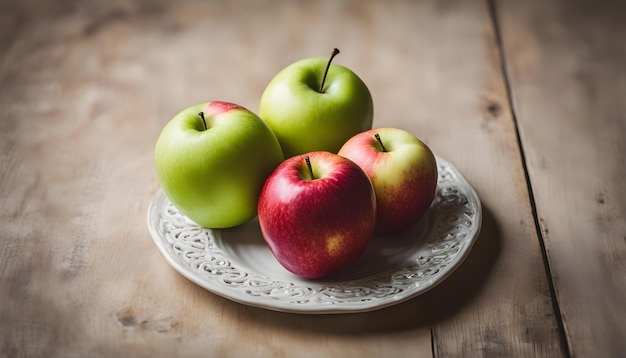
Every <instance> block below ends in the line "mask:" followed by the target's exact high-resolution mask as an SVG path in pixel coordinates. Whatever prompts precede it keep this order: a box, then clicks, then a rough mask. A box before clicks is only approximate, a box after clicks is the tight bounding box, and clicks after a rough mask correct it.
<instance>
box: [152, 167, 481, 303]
mask: <svg viewBox="0 0 626 358" xmlns="http://www.w3.org/2000/svg"><path fill="white" fill-rule="evenodd" d="M437 163H438V171H439V178H438V185H437V194H436V197H435V200H434V201H433V204H432V206H431V209H430V211H429V216H431V223H430V224H429V228H428V231H427V234H426V235H425V237H424V238H422V239H423V240H425V242H424V243H423V245H421V247H420V248H419V250H417V251H416V252H415V253H414V254H413V255H412V256H410V257H409V260H407V261H405V262H403V263H402V264H401V265H399V266H397V267H394V268H392V269H389V270H386V271H384V272H379V273H376V274H373V275H369V276H367V277H362V278H358V279H354V280H350V281H340V282H326V281H311V280H301V279H299V278H296V277H294V279H293V280H285V279H277V278H274V277H271V276H269V275H266V274H264V273H263V272H258V270H255V269H254V268H251V267H247V266H246V265H242V264H241V263H239V262H238V261H237V258H236V257H231V256H229V254H228V253H227V252H226V251H225V250H223V248H222V247H220V245H219V243H220V242H221V233H222V230H218V229H207V228H203V227H200V226H198V225H197V224H195V223H193V222H192V221H190V220H189V219H188V218H187V217H185V216H184V215H183V214H181V213H180V212H179V211H178V210H177V209H176V208H175V207H174V206H173V205H172V203H171V202H170V201H169V200H168V199H167V197H166V196H165V195H164V194H163V192H162V191H159V192H158V193H157V195H156V196H155V198H154V200H153V202H152V204H151V206H150V208H149V210H148V226H149V229H150V232H151V234H152V237H153V239H154V241H155V243H156V244H157V246H158V247H159V249H160V250H161V252H162V253H163V255H164V256H165V257H166V259H167V260H168V261H169V263H170V264H171V265H172V266H173V267H174V268H175V269H176V270H177V271H178V272H180V273H181V274H182V275H184V276H185V277H187V278H188V279H190V280H192V281H193V282H195V283H196V284H198V285H200V286H202V287H204V288H205V289H208V290H209V291H212V292H214V293H216V294H219V295H221V296H224V297H226V298H229V299H231V300H233V301H237V302H241V303H244V304H248V305H251V306H258V307H263V308H268V309H273V310H279V311H287V312H301V313H342V312H358V311H366V310H372V309H377V308H382V307H385V306H388V305H391V304H395V303H398V302H401V301H404V300H406V299H408V298H411V297H414V296H416V295H418V294H421V293H423V292H425V291H426V290H428V289H430V288H432V287H434V286H435V285H436V284H437V283H439V282H441V281H442V280H443V279H445V278H446V277H447V276H448V275H449V274H450V273H451V272H452V271H453V270H454V269H456V267H458V266H459V265H460V264H461V262H462V261H463V260H464V259H465V257H466V256H467V254H468V253H469V250H470V249H471V246H472V245H473V243H474V242H475V240H476V238H477V236H478V232H479V230H480V225H481V217H482V212H481V204H480V201H479V199H478V196H477V195H476V193H475V192H474V190H473V189H472V188H471V186H470V185H469V184H468V183H467V182H466V181H465V179H464V178H463V177H462V175H461V174H460V173H459V172H458V170H457V169H456V168H455V167H454V166H453V165H451V164H450V163H449V162H447V161H446V160H444V159H442V158H439V157H438V158H437Z"/></svg>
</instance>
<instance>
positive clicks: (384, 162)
mask: <svg viewBox="0 0 626 358" xmlns="http://www.w3.org/2000/svg"><path fill="white" fill-rule="evenodd" d="M376 134H378V135H379V136H380V137H381V141H382V143H383V145H384V146H385V149H386V151H383V148H382V146H381V144H380V142H379V141H378V140H377V139H376V137H375V135H376ZM338 154H339V155H341V156H344V157H346V158H348V159H350V160H352V161H354V162H355V163H357V164H358V165H359V166H360V167H361V168H362V169H363V170H364V171H365V173H366V174H367V175H368V177H369V178H370V180H371V181H372V185H373V186H374V191H375V192H376V201H377V210H378V213H377V218H376V228H375V233H377V234H393V233H398V232H401V231H404V230H406V229H408V228H409V227H410V226H412V225H413V224H415V223H417V222H418V221H419V220H420V219H421V218H422V217H423V216H424V215H425V214H426V211H427V210H428V208H429V207H430V205H431V203H432V201H433V200H434V198H435V194H436V191H437V162H436V159H435V156H434V155H433V153H432V151H431V150H430V148H428V146H427V145H426V144H424V143H423V142H422V141H421V140H419V139H418V138H417V137H415V136H414V135H413V134H411V133H409V132H407V131H405V130H402V129H398V128H376V129H371V130H368V131H365V132H362V133H359V134H357V135H355V136H354V137H352V138H350V139H349V140H348V141H347V142H346V143H345V144H344V145H343V147H342V148H341V149H340V150H339V153H338Z"/></svg>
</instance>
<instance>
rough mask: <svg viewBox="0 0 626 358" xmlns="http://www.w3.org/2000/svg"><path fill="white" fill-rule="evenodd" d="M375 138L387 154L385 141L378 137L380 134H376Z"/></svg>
mask: <svg viewBox="0 0 626 358" xmlns="http://www.w3.org/2000/svg"><path fill="white" fill-rule="evenodd" d="M374 137H375V138H376V140H378V143H380V147H381V148H382V149H383V152H386V151H387V148H385V145H384V144H383V141H382V140H381V139H380V136H379V135H378V133H376V134H374Z"/></svg>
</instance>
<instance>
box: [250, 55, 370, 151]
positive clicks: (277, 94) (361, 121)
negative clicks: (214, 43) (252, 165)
mask: <svg viewBox="0 0 626 358" xmlns="http://www.w3.org/2000/svg"><path fill="white" fill-rule="evenodd" d="M338 53H339V50H337V49H335V51H333V54H332V55H331V57H330V59H329V60H326V59H323V58H307V59H303V60H300V61H297V62H295V63H293V64H291V65H289V66H287V67H285V68H284V69H282V70H281V71H280V72H279V73H278V74H277V75H276V76H275V77H274V78H273V79H272V80H271V81H270V83H269V84H268V85H267V87H266V88H265V91H264V92H263V95H262V96H261V102H260V105H259V115H260V117H261V118H263V120H264V121H265V122H266V123H267V124H268V125H269V126H270V128H271V129H272V131H273V132H274V134H276V137H277V138H278V141H279V142H280V145H281V146H282V149H283V153H284V154H285V158H289V157H292V156H295V155H298V154H304V153H308V152H313V151H327V152H332V153H337V151H339V148H341V146H342V145H343V143H345V142H346V141H347V140H348V139H349V138H351V137H352V136H354V135H355V134H357V133H359V132H363V131H365V130H368V129H370V128H372V121H373V113H374V109H373V102H372V96H371V94H370V92H369V90H368V88H367V86H366V85H365V83H364V82H363V81H362V80H361V79H360V78H359V77H358V76H357V75H356V74H355V73H354V72H352V71H351V70H350V69H348V68H346V67H343V66H340V65H336V64H331V62H332V59H333V57H334V56H335V55H336V54H338Z"/></svg>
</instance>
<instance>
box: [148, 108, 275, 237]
mask: <svg viewBox="0 0 626 358" xmlns="http://www.w3.org/2000/svg"><path fill="white" fill-rule="evenodd" d="M283 159H284V157H283V153H282V151H281V148H280V144H279V143H278V140H277V139H276V136H274V134H273V133H272V131H271V130H270V128H269V127H268V126H267V124H266V123H265V122H263V121H262V120H261V119H260V118H259V117H258V116H257V115H256V114H254V113H253V112H251V111H249V110H247V109H246V108H243V107H241V106H239V105H236V104H233V103H228V102H220V101H213V102H208V103H203V104H198V105H195V106H192V107H189V108H187V109H185V110H183V111H182V112H180V113H178V114H177V115H176V116H175V117H174V118H173V119H172V120H171V121H170V122H169V123H168V124H167V125H166V126H165V127H164V128H163V131H162V132H161V135H160V136H159V138H158V140H157V142H156V148H155V152H154V164H155V168H156V172H157V177H158V181H159V183H160V185H161V188H162V189H163V192H164V193H165V194H166V195H167V197H168V198H169V199H170V200H171V202H172V203H173V204H174V206H175V207H176V208H178V210H180V212H181V213H183V214H184V215H185V216H187V217H188V218H189V219H191V220H192V221H194V222H195V223H197V224H199V225H201V226H205V227H210V228H227V227H233V226H237V225H240V224H243V223H245V222H247V221H248V220H250V219H252V218H253V217H254V216H255V215H256V211H257V201H258V197H259V193H260V191H261V188H262V187H263V184H264V182H265V180H266V179H267V177H268V176H269V175H270V174H271V173H272V171H273V170H274V169H275V168H276V167H277V166H278V165H279V164H280V163H281V162H282V161H283Z"/></svg>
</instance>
